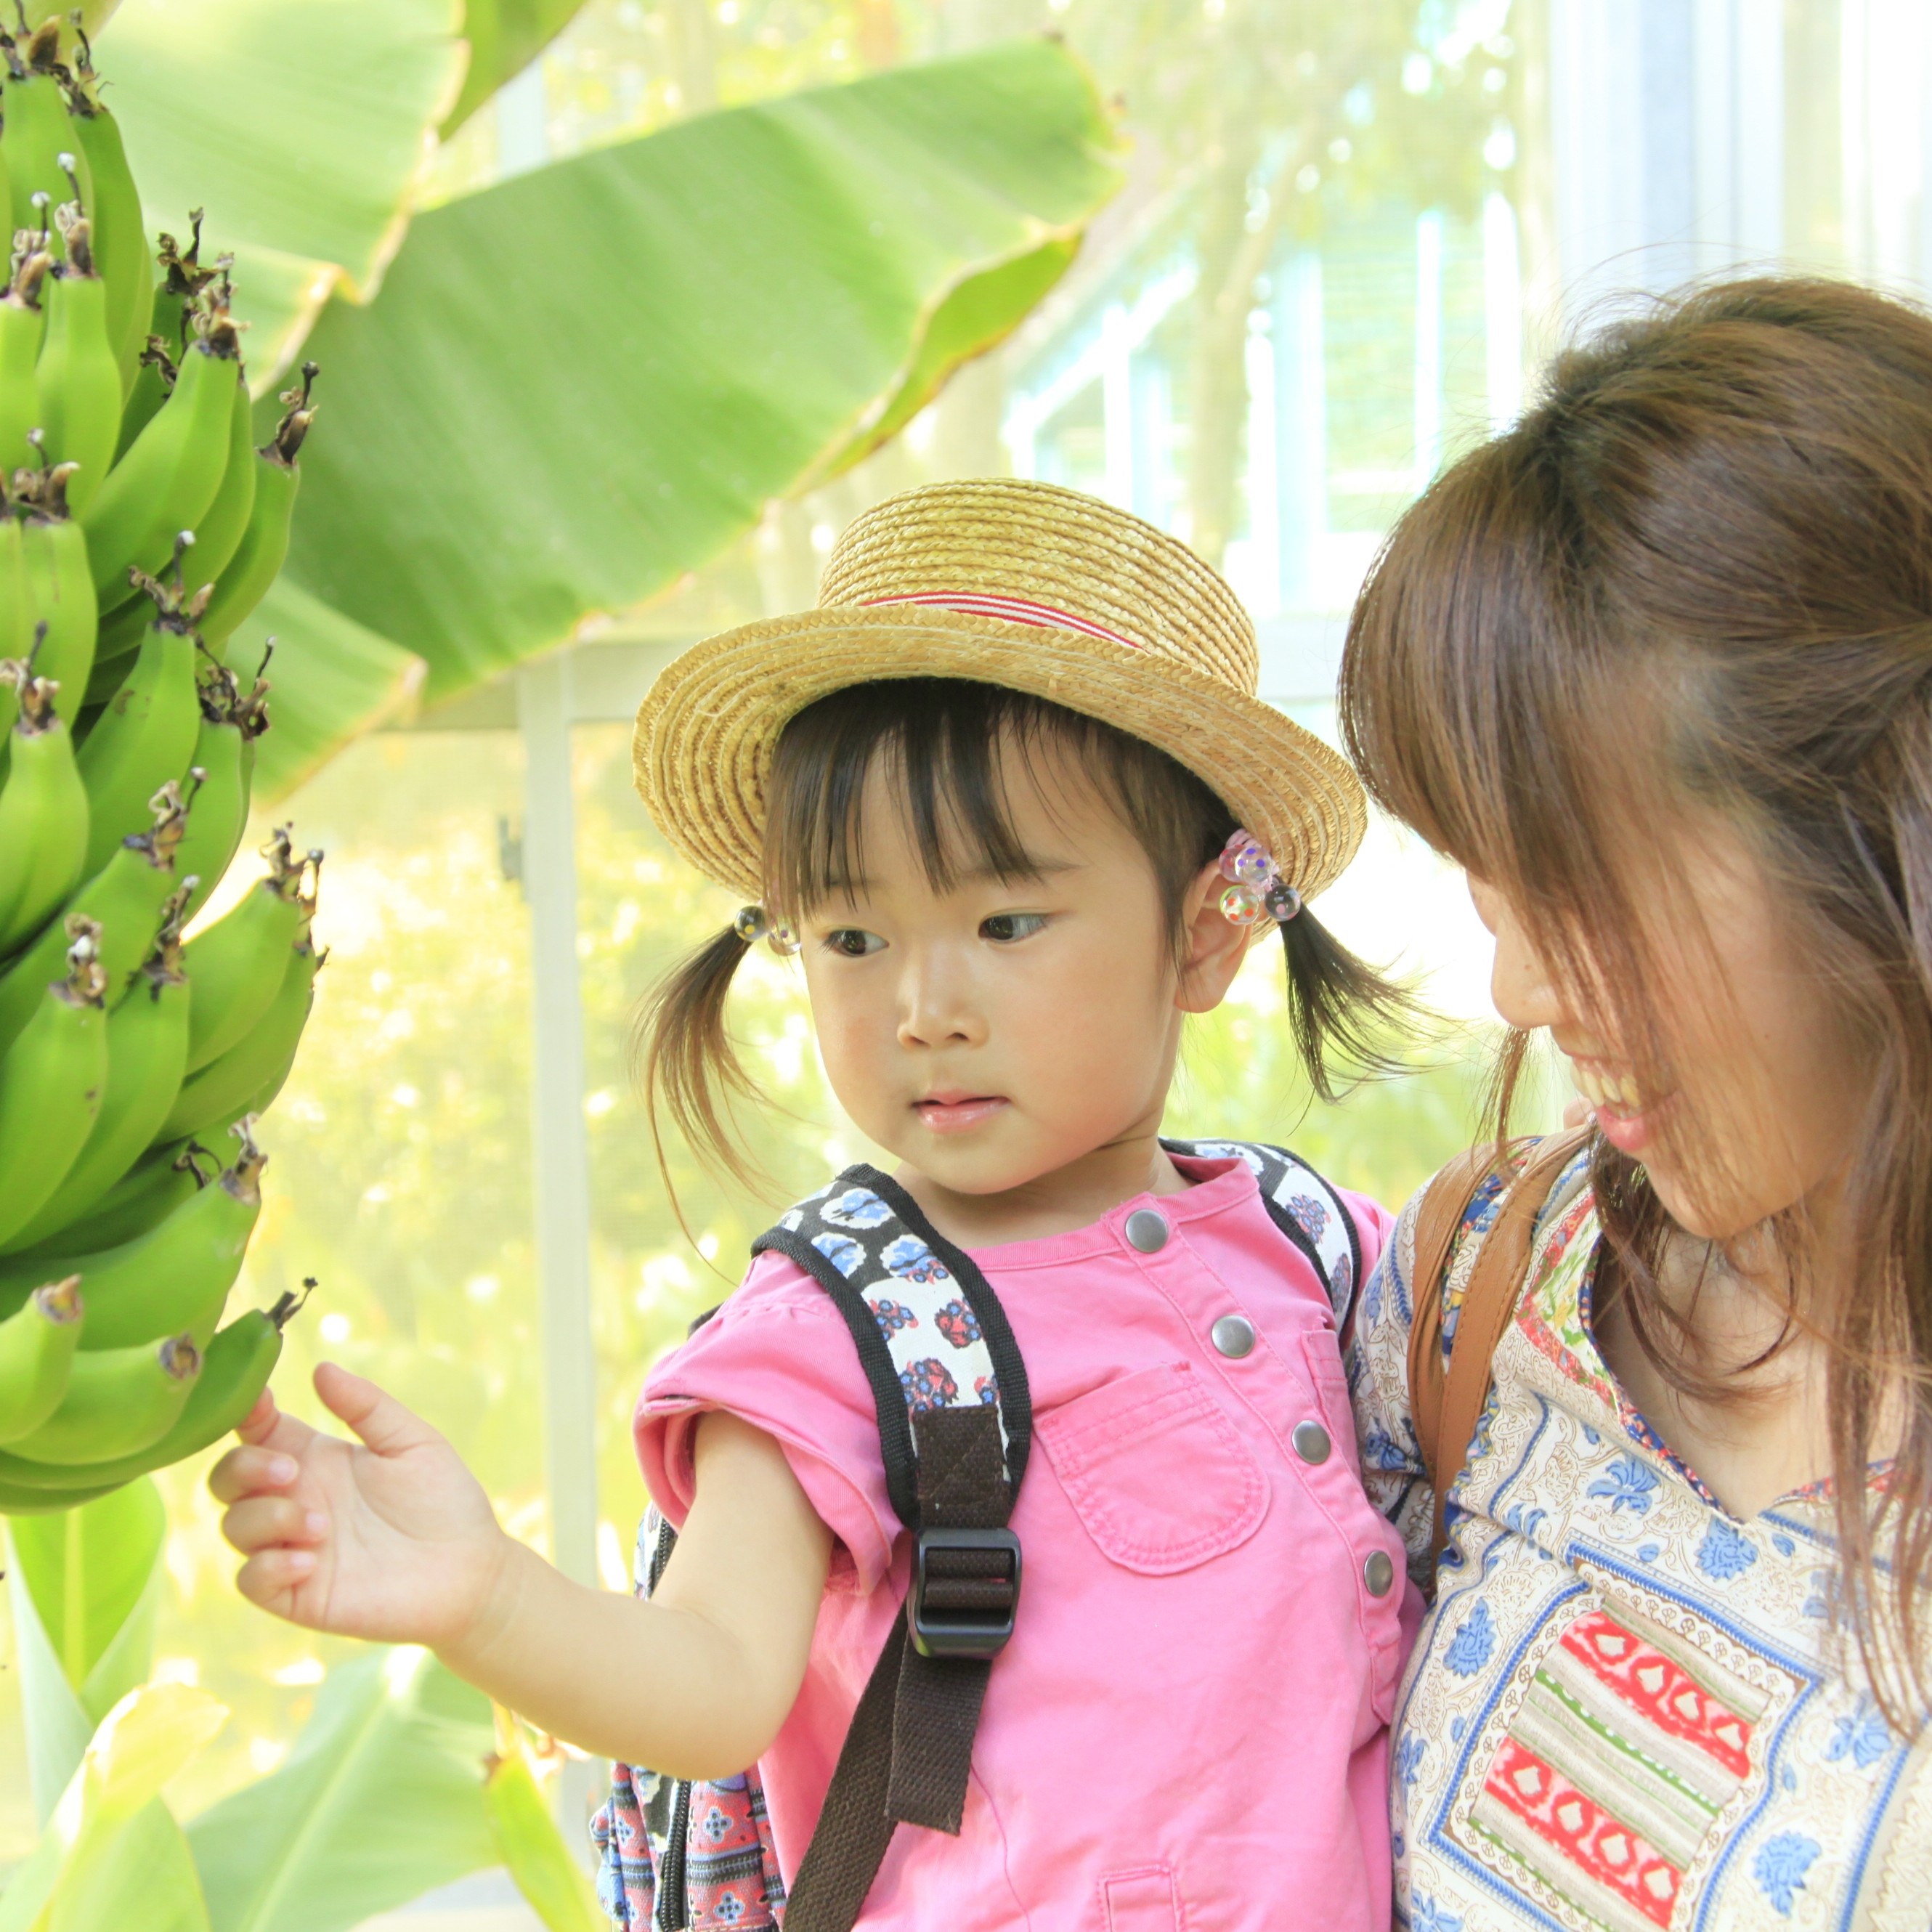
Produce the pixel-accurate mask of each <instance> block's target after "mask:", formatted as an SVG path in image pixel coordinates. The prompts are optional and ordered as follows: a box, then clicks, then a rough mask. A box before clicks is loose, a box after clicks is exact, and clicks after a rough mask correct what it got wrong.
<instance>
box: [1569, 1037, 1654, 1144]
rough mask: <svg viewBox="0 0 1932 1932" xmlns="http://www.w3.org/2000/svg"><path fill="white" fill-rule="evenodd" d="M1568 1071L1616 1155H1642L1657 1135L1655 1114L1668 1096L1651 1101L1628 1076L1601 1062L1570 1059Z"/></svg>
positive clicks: (1599, 1129)
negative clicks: (1617, 1153) (1614, 1149)
mask: <svg viewBox="0 0 1932 1932" xmlns="http://www.w3.org/2000/svg"><path fill="white" fill-rule="evenodd" d="M1570 1070H1571V1073H1572V1075H1573V1076H1574V1078H1575V1079H1576V1082H1577V1091H1578V1092H1579V1093H1580V1094H1582V1095H1583V1098H1584V1099H1585V1100H1586V1101H1588V1102H1589V1106H1590V1112H1591V1113H1592V1115H1593V1116H1594V1118H1595V1121H1596V1123H1597V1128H1598V1132H1599V1133H1601V1134H1602V1136H1603V1137H1604V1139H1605V1140H1607V1141H1608V1142H1610V1145H1611V1146H1613V1148H1616V1150H1617V1151H1618V1152H1619V1154H1641V1153H1642V1152H1643V1150H1644V1149H1645V1148H1646V1147H1648V1146H1649V1145H1650V1144H1651V1142H1652V1140H1654V1139H1655V1138H1656V1131H1657V1117H1658V1113H1659V1112H1661V1109H1663V1108H1664V1106H1665V1105H1666V1104H1667V1103H1668V1100H1669V1098H1670V1097H1669V1096H1668V1095H1665V1096H1664V1097H1663V1098H1662V1099H1661V1100H1652V1099H1651V1098H1650V1097H1649V1095H1648V1094H1646V1093H1644V1091H1643V1089H1642V1088H1640V1087H1639V1086H1638V1085H1637V1082H1636V1080H1635V1079H1634V1078H1633V1077H1632V1076H1631V1075H1629V1074H1628V1073H1617V1072H1615V1071H1613V1070H1612V1069H1610V1067H1606V1066H1604V1064H1602V1063H1601V1061H1583V1060H1573V1061H1571V1063H1570Z"/></svg>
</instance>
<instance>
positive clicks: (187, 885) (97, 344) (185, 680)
mask: <svg viewBox="0 0 1932 1932" xmlns="http://www.w3.org/2000/svg"><path fill="white" fill-rule="evenodd" d="M0 4H4V0H0ZM16 10H17V9H16ZM0 200H4V204H5V206H6V208H7V210H8V211H10V214H11V217H12V229H11V232H12V235H13V250H12V253H11V257H10V260H9V261H8V263H7V266H6V269H5V276H4V282H0V1444H4V1445H5V1447H4V1448H0V1513H4V1512H5V1511H13V1510H20V1511H28V1510H38V1509H50V1508H71V1507H72V1506H74V1505H75V1504H77V1503H78V1502H82V1501H84V1500H86V1499H89V1498H91V1497H92V1496H97V1495H101V1494H104V1493H106V1492H107V1490H110V1489H111V1488H113V1487H116V1486H117V1485H118V1484H121V1483H124V1482H126V1481H129V1480H130V1479H131V1478H133V1477H134V1476H136V1475H140V1474H142V1473H144V1472H145V1471H147V1470H148V1469H156V1468H159V1467H161V1466H163V1465H164V1464H166V1463H170V1462H173V1461H175V1460H178V1459H179V1458H180V1457H182V1456H184V1455H187V1454H192V1453H193V1452H194V1451H196V1450H197V1449H199V1448H203V1447H205V1445H207V1444H208V1443H209V1442H212V1441H213V1440H214V1439H215V1438H216V1437H217V1436H220V1435H221V1434H222V1433H225V1432H226V1430H229V1429H231V1428H233V1427H234V1426H235V1424H236V1423H237V1422H239V1421H240V1420H241V1419H242V1417H243V1416H244V1415H246V1414H247V1412H248V1409H249V1408H250V1407H251V1406H252V1405H253V1403H254V1401H255V1400H256V1398H257V1396H258V1395H259V1394H260V1391H261V1389H262V1388H263V1385H264V1384H265V1383H266V1380H267V1378H268V1376H269V1372H270V1370H271V1369H272V1367H273V1365H274V1363H275V1358H276V1356H277V1355H278V1352H279V1350H280V1348H281V1330H282V1328H283V1326H284V1324H285V1323H286V1322H287V1320H288V1319H289V1318H290V1316H291V1315H292V1314H293V1313H294V1311H295V1309H296V1307H297V1306H299V1304H298V1303H297V1302H296V1300H295V1299H294V1298H292V1297H284V1299H283V1300H282V1301H281V1302H279V1303H278V1304H277V1305H276V1307H275V1308H274V1309H273V1310H269V1311H267V1312H266V1313H263V1312H260V1311H251V1313H248V1314H245V1315H244V1316H242V1318H241V1319H239V1320H238V1321H236V1322H231V1323H229V1325H228V1326H227V1327H226V1328H218V1326H217V1325H218V1324H219V1323H220V1320H221V1318H222V1313H223V1309H224V1307H226V1302H227V1299H228V1297H229V1293H230V1292H231V1291H232V1289H233V1286H234V1283H235V1282H236V1279H237V1277H238V1275H239V1271H240V1269H241V1266H242V1257H243V1254H244V1253H245V1249H246V1247H247V1245H248V1241H249V1238H250V1237H251V1234H252V1232H253V1231H254V1227H255V1225H256V1222H257V1218H258V1217H259V1215H260V1211H261V1202H262V1196H261V1187H260V1175H261V1172H262V1169H263V1164H264V1163H263V1155H262V1154H261V1152H260V1149H259V1148H257V1145H256V1144H255V1140H254V1117H255V1115H257V1113H258V1112H260V1111H261V1110H262V1109H263V1108H265V1107H266V1106H267V1105H268V1104H269V1102H270V1101H271V1100H272V1099H273V1098H274V1097H275V1094H277V1093H278V1091H279V1090H280V1088H281V1085H282V1083H283V1082H284V1081H285V1080H286V1079H287V1077H288V1074H289V1070H290V1067H291V1066H292V1064H293V1061H294V1058H295V1055H296V1050H297V1048H298V1046H299V1042H300V1040H301V1037H302V1029H303V1026H304V1025H305V1022H306V1019H307V1017H308V1012H309V1010H310V1007H311V1003H312V1001H313V999H314V980H315V974H316V972H317V969H318V968H319V967H320V965H321V963H322V960H323V957H324V955H323V954H322V953H320V952H319V951H318V949H317V945H316V943H315V941H314V937H313V934H312V930H311V922H312V920H313V918H314V912H315V902H316V892H317V880H318V878H319V876H320V860H321V854H320V853H308V854H307V855H306V856H300V857H298V856H297V855H296V850H295V847H294V846H293V843H292V841H291V839H290V835H289V833H288V832H287V829H283V830H281V831H279V832H277V833H276V835H275V837H274V838H273V839H272V841H270V843H269V845H268V846H267V847H266V848H265V852H266V856H267V858H268V860H269V867H268V872H267V875H266V877H264V878H263V879H262V880H260V881H259V882H258V883H257V885H256V886H254V888H253V889H251V890H250V891H249V892H247V893H246V894H245V895H243V897H242V898H241V899H240V900H239V901H237V902H236V904H234V906H233V908H232V909H231V910H229V911H228V912H227V913H226V915H225V916H223V917H221V918H220V919H216V920H214V921H212V922H205V925H204V926H203V927H202V929H200V930H196V931H193V932H191V934H190V932H189V931H188V930H187V926H188V921H189V920H190V918H191V917H192V916H193V915H195V914H196V913H198V912H200V911H202V909H203V908H205V906H206V904H207V902H208V897H209V895H211V893H212V892H214V889H215V888H216V887H217V885H218V884H219V883H220V880H221V878H222V877H223V874H224V873H225V872H226V871H227V869H228V868H229V865H230V863H231V862H232V861H233V858H234V856H235V853H236V851H237V850H238V849H239V847H240V844H241V842H242V838H243V837H244V836H245V832H246V828H247V825H248V811H249V802H250V790H251V784H252V781H253V778H254V762H255V742H256V740H257V739H258V738H259V737H260V735H261V734H262V733H263V731H265V730H266V729H267V728H268V727H269V706H268V697H269V684H268V680H267V678H266V674H265V673H266V669H267V664H268V653H267V652H265V651H263V650H262V649H261V648H260V646H259V645H258V644H257V643H254V641H252V640H251V642H250V643H248V644H247V645H246V646H244V645H242V643H239V641H238V634H239V631H240V628H241V627H242V624H243V622H244V621H245V619H247V617H248V614H249V613H250V612H251V611H252V610H254V608H255V607H256V606H257V604H258V603H259V602H260V600H261V598H263V595H265V594H266V592H267V591H268V589H269V586H270V584H271V583H272V582H273V580H274V579H275V574H276V573H277V571H278V570H279V569H280V568H281V564H282V561H283V559H284V556H285V555H286V553H287V549H288V543H289V531H290V517H291V514H292V513H293V506H294V502H295V498H296V491H297V490H298V488H299V484H300V481H301V472H300V469H299V463H298V460H297V458H298V456H299V452H300V450H301V448H302V442H303V439H304V438H305V436H306V435H307V434H308V429H309V427H310V425H311V423H312V422H313V421H314V414H315V408H314V380H315V376H316V370H315V367H314V365H313V364H312V363H311V364H305V365H304V367H303V370H302V382H301V383H300V385H299V387H296V388H293V389H290V390H289V391H288V392H287V393H286V394H285V395H284V396H283V398H282V402H283V405H284V413H283V414H282V416H281V420H280V421H279V422H278V424H277V426H276V428H275V434H274V435H273V436H272V437H271V438H270V440H269V442H268V443H267V444H266V446H263V448H261V449H260V450H257V449H254V447H252V443H253V437H254V422H253V415H252V411H251V403H250V398H249V395H248V388H247V385H246V383H245V380H244V376H243V371H242V361H241V356H240V338H239V333H238V332H237V329H236V324H235V323H234V321H233V317H232V316H231V314H230V303H231V299H232V296H233V289H232V287H231V285H230V278H229V258H228V257H220V258H219V259H218V260H216V261H215V262H214V264H213V266H208V267H204V266H202V263H201V260H200V257H201V243H202V216H201V211H199V209H196V211H194V212H193V215H192V217H191V222H192V226H191V228H190V233H189V238H188V243H187V247H186V248H182V247H181V245H179V244H178V242H176V241H175V239H173V238H172V237H171V236H165V235H164V236H160V237H159V238H158V239H159V243H160V246H159V248H158V251H157V252H156V253H155V254H153V255H152V256H150V254H149V253H148V247H147V244H146V240H145V238H144V236H143V234H142V213H141V202H140V196H139V192H138V190H137V188H136V184H135V182H134V180H133V176H132V175H131V174H130V171H129V169H128V166H127V156H126V154H125V151H124V148H123V145H122V142H121V134H120V130H119V129H118V127H117V126H116V124H115V120H114V117H113V115H112V114H110V113H109V112H108V111H107V110H106V109H105V108H104V107H103V106H102V105H101V95H100V92H99V86H98V76H97V75H96V74H95V70H94V65H93V58H92V49H90V48H89V46H88V44H87V42H86V37H85V36H84V35H83V34H80V31H79V29H78V27H77V26H75V27H74V28H69V26H68V25H67V24H65V22H64V21H62V20H50V21H48V22H46V23H43V24H42V25H41V26H38V27H36V28H34V29H32V30H31V31H28V28H27V26H26V21H25V19H24V17H23V19H22V22H21V26H20V31H18V32H17V33H8V32H6V31H0ZM273 643H274V640H272V639H271V640H269V647H270V649H272V646H273ZM257 658H259V659H260V662H259V664H258V663H257ZM229 1132H233V1133H235V1134H236V1135H237V1136H239V1142H240V1151H239V1154H237V1155H236V1157H235V1159H234V1161H233V1165H232V1166H229V1167H227V1168H226V1169H220V1171H219V1172H217V1169H219V1167H220V1164H219V1163H217V1162H213V1161H211V1159H210V1157H208V1155H207V1153H206V1150H205V1147H204V1146H203V1145H202V1142H204V1141H205V1142H208V1144H209V1145H218V1144H219V1143H218V1142H217V1141H216V1139H215V1137H216V1136H218V1135H222V1134H225V1133H229Z"/></svg>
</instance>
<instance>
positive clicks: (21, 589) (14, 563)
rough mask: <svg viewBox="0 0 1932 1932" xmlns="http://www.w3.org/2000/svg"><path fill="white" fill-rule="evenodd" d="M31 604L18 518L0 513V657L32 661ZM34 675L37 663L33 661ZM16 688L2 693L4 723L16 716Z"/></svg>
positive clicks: (37, 672)
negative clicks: (4, 709)
mask: <svg viewBox="0 0 1932 1932" xmlns="http://www.w3.org/2000/svg"><path fill="white" fill-rule="evenodd" d="M31 608H32V606H31V604H30V603H29V601H28V596H27V573H26V560H25V559H24V557H23V554H22V550H21V538H20V519H19V518H18V517H12V516H9V515H7V514H5V512H4V511H0V645H4V646H5V648H4V649H0V658H13V659H20V658H25V659H26V660H28V661H29V663H32V660H33V658H34V626H33V621H32V618H31V614H30V613H31ZM32 667H33V670H34V674H35V675H36V676H38V675H39V673H40V666H39V665H38V664H32ZM18 698H19V692H18V690H17V688H15V687H13V686H12V685H9V686H8V687H7V691H6V700H5V701H6V709H7V723H8V724H11V723H12V722H13V719H14V718H16V717H17V715H19V706H18Z"/></svg>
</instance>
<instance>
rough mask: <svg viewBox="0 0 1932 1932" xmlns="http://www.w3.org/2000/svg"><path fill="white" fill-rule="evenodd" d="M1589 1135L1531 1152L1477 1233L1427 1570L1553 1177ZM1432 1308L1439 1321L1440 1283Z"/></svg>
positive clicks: (1439, 1452) (1460, 1315) (1441, 1435)
mask: <svg viewBox="0 0 1932 1932" xmlns="http://www.w3.org/2000/svg"><path fill="white" fill-rule="evenodd" d="M1590 1133H1591V1130H1589V1128H1587V1127H1578V1128H1574V1129H1572V1130H1570V1131H1569V1132H1568V1133H1561V1134H1552V1135H1550V1136H1549V1137H1548V1138H1547V1139H1545V1140H1544V1142H1542V1143H1541V1145H1539V1146H1538V1148H1537V1151H1536V1152H1535V1154H1534V1156H1532V1158H1531V1160H1530V1162H1529V1166H1526V1168H1525V1169H1523V1172H1522V1174H1521V1175H1520V1176H1519V1177H1518V1178H1517V1181H1516V1182H1515V1183H1514V1185H1513V1186H1512V1187H1511V1188H1510V1190H1509V1192H1508V1193H1507V1194H1505V1196H1504V1197H1503V1205H1502V1208H1501V1209H1500V1210H1499V1212H1498V1214H1497V1215H1496V1220H1494V1221H1493V1223H1491V1224H1490V1226H1489V1228H1488V1229H1487V1230H1486V1231H1485V1232H1484V1235H1483V1238H1482V1245H1481V1247H1480V1248H1479V1249H1478V1250H1477V1253H1476V1259H1475V1265H1474V1266H1473V1267H1472V1268H1471V1269H1470V1271H1469V1283H1468V1285H1467V1286H1466V1288H1465V1289H1464V1291H1463V1302H1462V1307H1461V1308H1460V1310H1458V1312H1457V1316H1456V1335H1455V1340H1454V1342H1453V1343H1451V1346H1450V1354H1449V1363H1448V1371H1447V1373H1446V1375H1445V1378H1444V1381H1443V1386H1442V1416H1441V1420H1440V1421H1439V1424H1438V1426H1437V1428H1436V1445H1435V1457H1434V1460H1433V1463H1432V1465H1431V1473H1432V1478H1433V1481H1434V1484H1435V1487H1436V1526H1435V1529H1434V1532H1433V1535H1432V1536H1431V1538H1430V1562H1431V1564H1432V1565H1433V1563H1434V1562H1435V1560H1436V1558H1438V1557H1439V1556H1441V1555H1442V1546H1443V1544H1444V1541H1445V1539H1446V1537H1447V1535H1448V1531H1447V1529H1446V1527H1445V1520H1444V1517H1445V1508H1446V1505H1447V1500H1448V1494H1449V1490H1450V1486H1451V1484H1453V1483H1454V1481H1455V1480H1456V1478H1457V1476H1458V1475H1460V1473H1461V1472H1462V1469H1463V1463H1465V1461H1466V1460H1467V1459H1468V1457H1469V1445H1470V1443H1471V1442H1472V1440H1474V1439H1475V1433H1476V1424H1478V1422H1479V1421H1481V1419H1482V1414H1483V1411H1484V1408H1485V1407H1486V1406H1487V1404H1488V1402H1489V1400H1490V1384H1491V1382H1492V1381H1493V1379H1494V1376H1493V1369H1494V1364H1495V1361H1496V1348H1497V1345H1498V1344H1499V1343H1500V1342H1501V1341H1502V1338H1503V1335H1504V1332H1505V1331H1506V1330H1507V1329H1508V1327H1509V1325H1510V1324H1511V1322H1513V1321H1514V1319H1516V1311H1517V1303H1518V1301H1520V1298H1521V1297H1522V1294H1523V1277H1525V1275H1526V1274H1527V1273H1528V1272H1529V1260H1530V1244H1531V1242H1532V1240H1533V1239H1534V1238H1535V1233H1536V1226H1537V1222H1538V1219H1539V1217H1541V1214H1542V1213H1543V1210H1544V1206H1545V1205H1546V1204H1547V1202H1548V1201H1549V1199H1550V1190H1551V1189H1552V1188H1553V1187H1555V1186H1556V1181H1557V1177H1558V1176H1559V1175H1561V1174H1562V1172H1563V1170H1564V1169H1565V1168H1566V1167H1568V1166H1569V1165H1570V1163H1571V1161H1572V1160H1574V1159H1575V1158H1576V1156H1577V1153H1578V1151H1580V1149H1581V1148H1583V1145H1585V1143H1586V1142H1588V1140H1589V1138H1590ZM1435 1301H1436V1319H1437V1320H1438V1321H1440V1320H1441V1319H1442V1292H1441V1286H1440V1284H1439V1286H1438V1288H1437V1292H1436V1296H1435Z"/></svg>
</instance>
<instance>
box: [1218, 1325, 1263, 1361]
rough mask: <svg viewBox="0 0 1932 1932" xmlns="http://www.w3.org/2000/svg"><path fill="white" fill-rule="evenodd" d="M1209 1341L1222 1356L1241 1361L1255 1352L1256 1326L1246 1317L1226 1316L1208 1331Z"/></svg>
mask: <svg viewBox="0 0 1932 1932" xmlns="http://www.w3.org/2000/svg"><path fill="white" fill-rule="evenodd" d="M1208 1340H1209V1341H1211V1342H1212V1343H1214V1346H1215V1347H1216V1349H1218V1350H1219V1351H1220V1353H1221V1354H1223V1355H1228V1356H1231V1357H1232V1358H1233V1359H1234V1360H1235V1361H1240V1360H1241V1358H1242V1357H1243V1356H1244V1355H1250V1354H1252V1353H1253V1351H1254V1346H1255V1325H1254V1324H1253V1322H1250V1320H1249V1319H1248V1318H1247V1316H1245V1315H1224V1316H1222V1317H1221V1319H1220V1321H1218V1322H1216V1323H1215V1325H1214V1327H1213V1328H1211V1329H1209V1330H1208Z"/></svg>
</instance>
